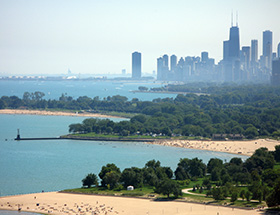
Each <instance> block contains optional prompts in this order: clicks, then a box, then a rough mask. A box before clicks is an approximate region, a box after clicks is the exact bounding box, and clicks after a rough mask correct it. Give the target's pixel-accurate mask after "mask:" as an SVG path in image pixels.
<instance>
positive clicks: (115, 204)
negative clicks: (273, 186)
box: [0, 192, 262, 215]
mask: <svg viewBox="0 0 280 215" xmlns="http://www.w3.org/2000/svg"><path fill="white" fill-rule="evenodd" d="M18 208H21V211H29V212H38V213H44V214H58V215H59V214H85V215H86V214H88V215H94V214H107V215H113V214H114V215H116V214H121V215H147V214H149V215H162V214H166V215H173V214H174V215H187V214H188V215H202V214H207V215H239V214H245V215H246V214H248V215H249V214H250V215H253V214H262V212H260V211H259V210H258V209H256V210H243V209H237V208H229V207H222V206H212V205H204V204H194V203H186V202H177V201H161V202H160V201H153V200H149V199H136V198H125V197H105V196H96V195H78V194H65V193H57V192H50V193H35V194H27V195H19V196H7V197H1V198H0V209H4V210H18Z"/></svg>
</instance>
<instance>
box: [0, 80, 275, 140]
mask: <svg viewBox="0 0 280 215" xmlns="http://www.w3.org/2000/svg"><path fill="white" fill-rule="evenodd" d="M186 87H187V86H184V85H172V86H169V88H168V89H169V90H172V89H173V88H175V89H176V88H186ZM192 87H193V88H194V89H196V90H198V89H200V90H201V91H203V92H205V93H209V95H200V96H199V95H196V94H186V95H178V96H177V97H176V98H174V99H173V98H165V99H154V100H153V101H139V100H138V99H132V100H131V101H129V100H128V99H127V98H126V97H124V96H120V95H116V96H108V97H107V98H99V97H94V98H89V97H87V96H81V97H79V98H77V99H73V98H72V97H71V96H67V95H64V94H63V95H62V96H61V97H60V98H59V99H58V100H52V99H49V100H46V99H44V98H43V97H44V94H43V93H41V92H35V93H27V92H26V93H24V95H23V98H22V99H20V98H18V97H16V96H10V97H7V96H2V97H1V99H0V108H2V109H3V108H20V107H24V108H31V109H36V108H40V109H65V110H76V111H79V110H80V111H81V110H85V111H91V112H108V111H117V112H126V113H136V114H139V115H138V116H135V117H133V118H132V119H131V120H130V121H129V122H124V123H123V125H122V126H124V127H126V129H125V131H124V132H123V134H121V135H125V134H134V133H135V132H138V133H140V134H145V133H153V134H160V133H161V134H163V135H167V136H171V135H183V136H203V137H211V136H212V135H213V134H241V135H244V136H245V137H247V138H254V137H265V136H270V137H272V136H273V137H275V138H277V137H279V136H280V130H279V127H280V88H279V87H278V88H277V87H271V86H263V85H252V86H243V85H241V86H219V87H217V86H212V85H209V86H206V87H205V88H195V85H193V86H192ZM110 127H111V128H112V129H113V131H114V133H118V132H115V130H114V127H112V126H110ZM91 130H94V129H91ZM80 132H87V131H80ZM106 132H107V133H110V129H108V131H106Z"/></svg>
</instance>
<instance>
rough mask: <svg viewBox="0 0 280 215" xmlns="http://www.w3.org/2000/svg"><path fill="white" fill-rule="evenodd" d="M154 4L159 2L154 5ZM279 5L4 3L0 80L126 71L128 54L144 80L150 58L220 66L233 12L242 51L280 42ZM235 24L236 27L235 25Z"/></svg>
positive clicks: (274, 1) (153, 63)
mask: <svg viewBox="0 0 280 215" xmlns="http://www.w3.org/2000/svg"><path fill="white" fill-rule="evenodd" d="M159 3H160V4H159ZM279 7H280V2H279V1H277V0H271V1H269V2H267V1H264V0H258V1H251V0H250V1H249V0H248V1H245V2H244V1H241V0H237V1H227V2H223V1H218V0H213V1H211V2H205V1H202V0H199V1H195V2H193V1H183V0H176V1H174V2H172V4H171V3H170V2H168V1H152V2H150V1H149V2H148V1H141V3H140V2H131V1H125V0H121V1H119V2H112V1H100V2H99V1H87V0H82V1H79V3H78V2H76V1H60V2H59V3H58V2H56V1H48V2H39V1H35V0H29V1H22V0H20V1H14V0H11V1H7V0H2V1H1V2H0V18H1V19H0V20H1V21H0V27H1V29H2V33H1V39H0V75H16V74H25V75H31V74H63V73H67V70H68V68H70V69H71V71H72V72H73V73H74V74H79V73H81V74H93V75H94V74H108V73H110V74H121V72H122V69H126V71H127V73H131V53H132V52H134V51H139V52H140V53H142V74H143V73H150V74H151V73H152V71H153V70H156V68H157V65H156V61H155V59H157V58H158V57H159V56H161V55H162V54H168V55H169V56H171V55H173V54H175V55H176V56H182V57H186V56H200V54H201V53H202V52H208V53H209V58H214V59H215V63H218V62H219V61H220V60H221V59H222V58H223V41H224V40H226V38H228V34H229V32H228V29H229V28H230V27H231V12H232V11H233V12H234V13H235V11H238V16H239V18H238V27H239V29H240V48H241V47H243V46H250V45H251V40H253V39H256V40H258V50H257V51H258V57H260V55H261V54H262V53H263V48H262V37H263V32H264V31H266V30H269V31H271V32H272V33H273V44H272V50H273V52H277V45H278V43H279V42H280V29H279V27H278V23H279V22H278V21H277V20H278V8H279ZM233 24H234V25H235V21H234V22H233Z"/></svg>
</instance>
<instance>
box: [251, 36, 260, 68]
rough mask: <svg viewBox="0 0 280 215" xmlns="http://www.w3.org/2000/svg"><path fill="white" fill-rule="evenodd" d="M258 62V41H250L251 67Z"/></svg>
mask: <svg viewBox="0 0 280 215" xmlns="http://www.w3.org/2000/svg"><path fill="white" fill-rule="evenodd" d="M257 62H258V40H251V66H252V67H255V66H256V64H257Z"/></svg>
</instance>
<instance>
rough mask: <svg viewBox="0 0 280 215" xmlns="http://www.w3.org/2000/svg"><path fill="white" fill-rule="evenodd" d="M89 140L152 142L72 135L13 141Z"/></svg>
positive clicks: (136, 139)
mask: <svg viewBox="0 0 280 215" xmlns="http://www.w3.org/2000/svg"><path fill="white" fill-rule="evenodd" d="M65 139H68V140H89V141H121V142H123V141H125V142H154V141H155V140H154V139H143V138H139V139H138V138H125V137H118V138H114V137H81V136H73V135H65V136H60V137H33V138H32V137H29V138H21V137H20V136H17V137H16V138H15V139H14V140H16V141H22V140H65Z"/></svg>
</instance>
